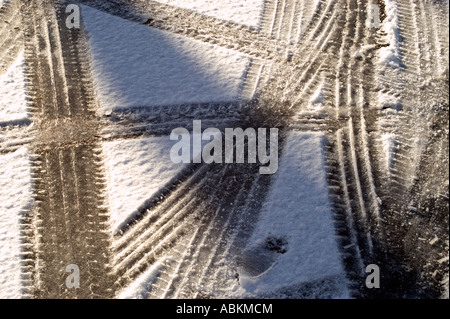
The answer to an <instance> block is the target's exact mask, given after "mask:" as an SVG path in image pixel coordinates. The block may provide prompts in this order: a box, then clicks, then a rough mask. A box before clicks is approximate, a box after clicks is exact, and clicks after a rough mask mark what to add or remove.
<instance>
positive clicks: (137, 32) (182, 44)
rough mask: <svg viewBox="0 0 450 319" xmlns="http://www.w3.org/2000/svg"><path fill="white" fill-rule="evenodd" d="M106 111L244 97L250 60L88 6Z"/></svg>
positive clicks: (85, 12)
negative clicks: (243, 90) (245, 80)
mask: <svg viewBox="0 0 450 319" xmlns="http://www.w3.org/2000/svg"><path fill="white" fill-rule="evenodd" d="M82 16H83V19H84V23H85V25H86V29H87V31H88V34H89V37H90V40H89V46H90V49H91V54H92V57H93V68H94V77H95V85H96V89H97V91H98V94H99V96H100V104H101V106H102V110H103V112H108V111H110V110H114V109H117V108H120V107H136V106H155V105H173V104H183V103H201V102H226V101H232V100H236V99H238V97H239V95H240V91H241V89H242V84H243V80H244V75H245V71H246V69H247V67H248V64H249V58H248V57H247V56H245V55H243V54H238V53H236V52H235V51H233V50H229V49H225V48H220V47H216V46H214V45H211V44H206V43H203V42H200V41H197V40H192V39H188V38H185V37H183V36H179V35H173V34H170V33H168V32H165V31H160V30H156V29H152V28H149V27H146V26H143V25H140V24H137V23H134V22H130V21H126V20H124V19H121V18H118V17H114V16H112V15H109V14H106V13H103V12H100V11H98V10H95V9H92V8H90V7H86V6H83V7H82Z"/></svg>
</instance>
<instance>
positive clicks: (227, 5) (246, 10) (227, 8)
mask: <svg viewBox="0 0 450 319" xmlns="http://www.w3.org/2000/svg"><path fill="white" fill-rule="evenodd" d="M156 1H157V2H160V3H164V4H168V5H171V6H176V7H180V8H183V9H190V10H193V11H197V12H199V13H202V14H205V15H208V16H211V17H214V18H218V19H223V20H229V21H232V22H235V23H238V24H243V25H248V26H255V27H256V26H258V25H259V23H260V21H261V18H262V13H263V9H264V0H221V1H217V0H156Z"/></svg>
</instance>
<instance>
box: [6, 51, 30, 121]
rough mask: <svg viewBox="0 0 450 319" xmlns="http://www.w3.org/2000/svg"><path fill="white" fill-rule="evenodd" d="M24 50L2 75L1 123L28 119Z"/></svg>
mask: <svg viewBox="0 0 450 319" xmlns="http://www.w3.org/2000/svg"><path fill="white" fill-rule="evenodd" d="M24 64H25V61H24V57H23V52H22V53H20V54H19V56H18V57H17V59H16V61H15V62H14V63H13V64H12V65H11V66H10V67H9V69H8V71H7V72H6V73H5V74H3V75H1V76H0V124H1V123H8V122H11V121H22V120H26V119H28V113H27V105H26V100H25V78H24Z"/></svg>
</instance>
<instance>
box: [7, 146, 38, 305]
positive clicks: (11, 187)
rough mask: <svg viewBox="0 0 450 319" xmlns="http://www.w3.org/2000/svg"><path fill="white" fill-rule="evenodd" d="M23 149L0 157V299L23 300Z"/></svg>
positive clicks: (27, 188)
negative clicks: (21, 225) (21, 226)
mask: <svg viewBox="0 0 450 319" xmlns="http://www.w3.org/2000/svg"><path fill="white" fill-rule="evenodd" d="M30 174H31V171H30V163H29V157H28V153H27V150H26V148H21V149H19V150H17V151H15V152H14V153H10V154H6V155H0V298H21V297H22V291H21V289H22V284H21V280H22V273H21V260H22V257H21V240H20V221H19V220H20V217H21V215H22V214H23V213H24V212H25V211H26V210H27V209H28V208H30V207H31V206H30V205H31V201H32V199H31V198H32V197H31V196H32V191H31V175H30Z"/></svg>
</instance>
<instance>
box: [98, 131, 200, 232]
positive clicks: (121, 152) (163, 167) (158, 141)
mask: <svg viewBox="0 0 450 319" xmlns="http://www.w3.org/2000/svg"><path fill="white" fill-rule="evenodd" d="M193 137H194V135H192V134H191V136H190V139H191V145H192V139H193ZM208 142H209V141H202V146H204V145H205V144H207V143H208ZM175 143H177V141H172V140H170V138H169V136H162V137H148V138H139V139H133V140H118V141H112V142H105V143H103V154H104V155H103V156H104V158H105V160H104V163H105V169H106V176H107V185H108V186H107V187H108V198H109V208H110V214H111V215H110V220H111V224H112V228H113V230H114V231H116V230H117V229H118V227H120V226H121V225H122V224H123V223H124V222H126V220H127V219H128V218H129V217H132V216H133V215H134V214H135V213H136V212H137V209H138V208H139V207H141V206H142V205H143V204H144V203H145V202H146V201H147V200H148V199H150V198H151V197H152V196H153V195H155V194H156V193H157V192H158V191H160V190H162V189H163V188H164V186H166V184H167V183H169V182H170V181H171V180H172V179H173V178H174V177H176V176H177V174H178V173H180V172H181V171H182V170H183V169H184V168H186V167H187V165H188V164H183V163H179V164H175V163H173V162H172V160H171V158H170V150H171V148H172V146H173V145H174V144H175ZM199 151H201V150H198V152H199ZM191 156H192V158H198V156H200V154H199V153H194V154H191Z"/></svg>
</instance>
